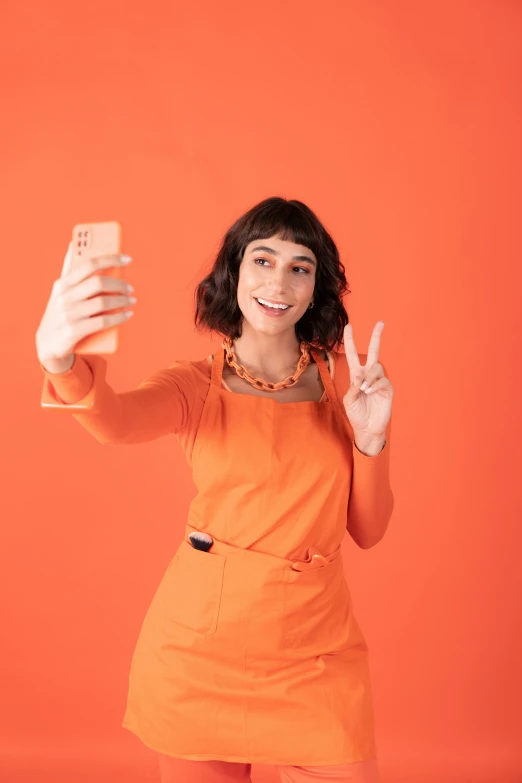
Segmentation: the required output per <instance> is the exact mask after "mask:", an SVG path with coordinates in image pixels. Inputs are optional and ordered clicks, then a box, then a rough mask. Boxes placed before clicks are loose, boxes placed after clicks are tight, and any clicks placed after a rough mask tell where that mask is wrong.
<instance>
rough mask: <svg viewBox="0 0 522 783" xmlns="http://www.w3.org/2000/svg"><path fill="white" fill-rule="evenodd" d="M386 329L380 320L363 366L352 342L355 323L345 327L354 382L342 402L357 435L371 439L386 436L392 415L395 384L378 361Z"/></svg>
mask: <svg viewBox="0 0 522 783" xmlns="http://www.w3.org/2000/svg"><path fill="white" fill-rule="evenodd" d="M383 329H384V321H377V323H376V324H375V327H374V329H373V332H372V336H371V339H370V345H369V348H368V356H367V357H366V364H365V365H364V366H361V364H360V362H359V354H358V353H357V349H356V347H355V343H354V341H353V331H352V325H351V324H347V326H346V327H345V329H344V350H345V352H346V359H347V362H348V367H349V369H350V379H351V383H350V388H349V389H348V391H347V392H346V394H345V395H344V397H343V405H344V409H345V411H346V415H347V416H348V420H349V422H350V424H351V425H352V429H353V432H354V435H355V436H356V437H357V438H365V439H368V440H370V439H378V438H381V437H384V436H385V431H386V427H387V425H388V422H389V420H390V418H391V410H392V400H393V394H394V392H393V386H392V385H391V383H390V381H389V379H388V378H387V377H386V376H385V375H384V367H383V366H382V364H381V363H380V362H379V347H380V344H381V334H382V330H383ZM364 384H366V386H364ZM361 385H363V388H361Z"/></svg>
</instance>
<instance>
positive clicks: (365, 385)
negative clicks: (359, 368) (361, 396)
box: [360, 381, 368, 391]
mask: <svg viewBox="0 0 522 783" xmlns="http://www.w3.org/2000/svg"><path fill="white" fill-rule="evenodd" d="M367 386H368V384H367V383H366V381H363V382H362V383H361V386H360V389H361V391H364V390H365V389H366V387H367Z"/></svg>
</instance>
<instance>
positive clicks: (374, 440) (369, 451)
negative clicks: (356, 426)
mask: <svg viewBox="0 0 522 783" xmlns="http://www.w3.org/2000/svg"><path fill="white" fill-rule="evenodd" d="M385 443H386V433H383V434H382V435H357V434H354V444H355V446H356V447H357V448H358V449H359V451H360V452H361V453H362V454H365V455H366V456H367V457H376V456H377V454H380V453H381V451H382V450H383V448H384V444H385Z"/></svg>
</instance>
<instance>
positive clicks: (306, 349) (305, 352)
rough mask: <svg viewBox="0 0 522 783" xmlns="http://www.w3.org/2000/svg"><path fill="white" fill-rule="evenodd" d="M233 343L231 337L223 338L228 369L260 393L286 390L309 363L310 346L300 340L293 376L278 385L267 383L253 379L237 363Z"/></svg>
mask: <svg viewBox="0 0 522 783" xmlns="http://www.w3.org/2000/svg"><path fill="white" fill-rule="evenodd" d="M232 345H233V341H232V338H231V337H224V338H223V343H222V346H223V348H224V349H225V350H226V352H227V355H226V360H227V364H228V366H229V367H232V368H233V369H234V370H235V371H236V373H237V374H238V375H239V377H240V378H244V379H245V381H248V383H250V384H251V385H252V386H254V388H256V389H261V390H262V391H279V390H280V389H286V388H288V387H289V386H293V385H294V384H295V383H297V381H298V380H299V377H300V376H301V375H302V374H303V373H304V371H305V370H306V368H307V366H308V365H309V363H310V344H309V343H307V342H306V341H305V340H301V343H300V346H299V347H300V349H301V356H300V357H299V362H298V363H297V368H296V371H295V372H294V374H293V375H289V376H288V378H285V380H284V381H278V383H267V382H266V381H263V380H262V379H261V378H254V377H253V376H252V375H250V373H249V372H248V370H246V369H245V368H244V367H243V366H242V365H241V364H238V363H237V360H236V354H235V353H234V350H233V348H232Z"/></svg>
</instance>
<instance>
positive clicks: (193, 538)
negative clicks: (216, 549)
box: [189, 530, 214, 552]
mask: <svg viewBox="0 0 522 783" xmlns="http://www.w3.org/2000/svg"><path fill="white" fill-rule="evenodd" d="M189 538H190V543H191V544H192V546H193V547H194V549H201V551H202V552H208V550H209V549H210V547H211V546H212V544H213V543H214V539H213V538H212V536H209V534H208V533H200V531H199V530H197V531H196V532H195V533H190V534H189Z"/></svg>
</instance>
